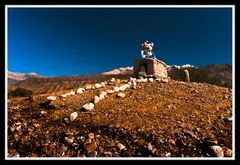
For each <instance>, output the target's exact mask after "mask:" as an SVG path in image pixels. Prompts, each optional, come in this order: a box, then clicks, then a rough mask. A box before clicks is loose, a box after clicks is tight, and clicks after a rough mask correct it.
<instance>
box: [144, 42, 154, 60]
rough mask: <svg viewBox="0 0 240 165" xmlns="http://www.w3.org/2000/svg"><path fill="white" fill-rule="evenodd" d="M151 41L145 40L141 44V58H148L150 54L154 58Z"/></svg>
mask: <svg viewBox="0 0 240 165" xmlns="http://www.w3.org/2000/svg"><path fill="white" fill-rule="evenodd" d="M153 45H154V44H153V43H152V42H149V41H145V42H144V43H143V44H142V49H141V55H142V58H149V57H151V56H153V58H155V55H154V53H153V51H152V50H153Z"/></svg>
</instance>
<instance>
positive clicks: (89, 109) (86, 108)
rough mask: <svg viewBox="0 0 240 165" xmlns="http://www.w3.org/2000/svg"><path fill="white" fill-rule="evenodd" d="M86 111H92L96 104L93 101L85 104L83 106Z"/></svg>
mask: <svg viewBox="0 0 240 165" xmlns="http://www.w3.org/2000/svg"><path fill="white" fill-rule="evenodd" d="M82 108H83V109H84V110H85V111H92V110H93V109H94V104H93V103H87V104H85V105H83V107H82Z"/></svg>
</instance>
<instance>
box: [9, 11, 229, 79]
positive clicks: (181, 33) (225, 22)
mask: <svg viewBox="0 0 240 165" xmlns="http://www.w3.org/2000/svg"><path fill="white" fill-rule="evenodd" d="M7 21H8V24H7V25H8V29H7V41H8V47H7V50H8V51H7V70H8V71H12V72H20V73H29V72H36V73H38V74H41V75H43V76H72V75H81V74H90V73H102V72H107V71H110V70H113V69H116V68H120V67H128V66H133V64H134V60H135V59H141V58H142V57H141V53H140V52H141V44H142V43H143V42H144V41H146V40H147V41H150V42H153V43H154V47H153V52H154V54H155V55H156V58H158V59H159V60H162V61H163V62H165V63H166V64H167V65H184V64H191V65H195V66H198V67H201V66H204V65H208V64H232V58H233V57H232V44H233V43H232V8H229V7H228V8H227V7H225V8H214V7H211V8H194V7H192V8H188V7H185V8H178V7H174V8H164V7H159V8H149V7H145V8H137V7H131V8H120V7H119V8H109V7H104V8H102V7H101V8H99V7H95V8H94V7H91V8H82V7H79V8H60V7H59V8H48V7H44V8H36V7H35V8H33V7H25V8H17V7H10V8H8V13H7Z"/></svg>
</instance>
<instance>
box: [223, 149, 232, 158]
mask: <svg viewBox="0 0 240 165" xmlns="http://www.w3.org/2000/svg"><path fill="white" fill-rule="evenodd" d="M224 156H226V157H232V150H230V149H229V148H228V149H226V150H225V152H224Z"/></svg>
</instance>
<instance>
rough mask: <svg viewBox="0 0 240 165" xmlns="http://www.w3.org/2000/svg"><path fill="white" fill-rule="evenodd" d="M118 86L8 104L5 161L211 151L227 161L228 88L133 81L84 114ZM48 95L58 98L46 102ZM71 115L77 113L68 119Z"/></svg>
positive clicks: (192, 154)
mask: <svg viewBox="0 0 240 165" xmlns="http://www.w3.org/2000/svg"><path fill="white" fill-rule="evenodd" d="M126 81H127V80H126ZM119 85H121V83H119V84H118V83H114V84H109V85H107V86H106V87H104V88H101V89H91V90H86V91H85V92H84V93H83V94H75V95H72V96H68V97H67V98H66V99H65V100H63V99H61V98H60V97H59V96H60V94H62V93H52V94H47V95H46V94H45V95H44V94H41V95H35V96H33V97H32V98H31V99H30V98H11V99H8V105H7V106H8V107H7V115H8V125H7V126H6V127H7V131H8V133H7V139H8V141H7V143H8V148H7V149H8V150H7V153H8V157H40V158H42V157H44V158H46V157H57V158H58V157H78V158H82V157H115V158H116V157H124V158H130V157H134V158H137V157H141V158H142V157H147V158H149V157H159V158H165V157H168V158H169V157H170V158H186V157H187V158H189V157H196V158H197V157H201V158H206V157H207V158H208V157H216V156H217V153H216V152H214V150H212V149H211V148H212V146H219V147H220V148H221V149H222V150H223V153H224V157H231V156H232V154H231V151H232V150H233V141H232V140H233V139H232V138H233V132H232V124H233V117H232V115H233V111H232V90H231V89H230V88H224V87H219V86H214V85H210V84H206V83H186V82H182V81H175V80H169V82H168V83H163V82H157V81H154V82H146V83H137V88H136V89H126V90H125V91H124V92H121V93H124V94H125V97H123V98H121V97H117V94H118V93H120V92H116V93H113V94H107V96H106V98H104V99H103V100H100V102H98V103H97V104H95V106H94V109H93V110H92V111H84V110H83V109H82V106H83V105H84V104H86V103H89V102H92V100H93V97H94V96H95V95H97V94H98V93H99V92H101V91H106V90H107V89H113V87H114V86H119ZM66 92H67V91H66ZM50 95H53V96H57V99H56V100H55V101H52V102H51V103H50V104H49V105H48V104H47V103H46V97H47V96H50ZM44 103H46V104H44ZM73 112H77V114H78V116H77V118H76V119H75V120H74V121H72V122H71V121H70V114H71V113H73ZM229 152H230V153H229Z"/></svg>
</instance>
